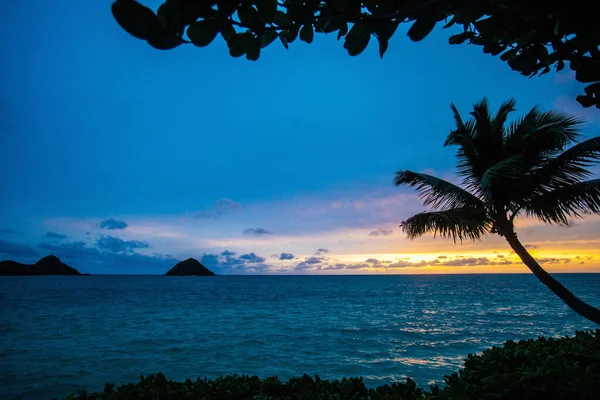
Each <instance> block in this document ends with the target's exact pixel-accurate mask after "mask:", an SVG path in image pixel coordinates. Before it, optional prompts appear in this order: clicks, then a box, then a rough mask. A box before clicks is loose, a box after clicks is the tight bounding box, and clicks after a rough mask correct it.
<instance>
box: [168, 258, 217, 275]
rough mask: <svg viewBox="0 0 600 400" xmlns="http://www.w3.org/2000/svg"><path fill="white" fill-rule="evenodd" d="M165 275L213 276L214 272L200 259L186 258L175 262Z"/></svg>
mask: <svg viewBox="0 0 600 400" xmlns="http://www.w3.org/2000/svg"><path fill="white" fill-rule="evenodd" d="M165 275H166V276H215V273H214V272H212V271H211V270H209V269H208V268H206V267H205V266H204V265H202V263H200V261H198V260H196V259H193V258H188V259H187V260H185V261H181V262H180V263H177V265H175V266H174V267H173V268H171V269H170V270H169V271H167V273H166V274H165Z"/></svg>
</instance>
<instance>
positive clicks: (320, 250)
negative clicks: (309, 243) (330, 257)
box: [315, 248, 329, 256]
mask: <svg viewBox="0 0 600 400" xmlns="http://www.w3.org/2000/svg"><path fill="white" fill-rule="evenodd" d="M327 253H329V250H327V249H323V248H321V249H317V251H315V255H317V256H319V255H321V254H327Z"/></svg>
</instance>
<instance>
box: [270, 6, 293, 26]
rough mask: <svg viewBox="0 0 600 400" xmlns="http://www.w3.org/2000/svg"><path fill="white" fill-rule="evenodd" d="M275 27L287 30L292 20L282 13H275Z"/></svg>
mask: <svg viewBox="0 0 600 400" xmlns="http://www.w3.org/2000/svg"><path fill="white" fill-rule="evenodd" d="M273 22H274V23H275V25H277V26H280V27H282V28H287V27H289V26H290V25H292V20H290V18H289V17H288V16H287V14H286V13H284V12H283V11H279V10H278V11H277V13H276V14H275V18H274V19H273Z"/></svg>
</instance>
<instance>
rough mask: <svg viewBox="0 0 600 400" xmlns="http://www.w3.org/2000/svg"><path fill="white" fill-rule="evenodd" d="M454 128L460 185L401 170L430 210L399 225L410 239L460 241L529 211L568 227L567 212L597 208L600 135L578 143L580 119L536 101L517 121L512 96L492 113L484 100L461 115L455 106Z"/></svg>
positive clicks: (508, 225)
mask: <svg viewBox="0 0 600 400" xmlns="http://www.w3.org/2000/svg"><path fill="white" fill-rule="evenodd" d="M451 107H452V111H453V114H454V123H455V127H454V129H453V130H452V131H451V132H450V134H449V135H448V137H447V138H446V142H445V145H446V146H456V147H458V151H457V159H458V164H457V172H458V175H459V177H461V178H462V185H461V186H458V185H454V184H452V183H450V182H447V181H445V180H443V179H439V178H436V177H434V176H431V175H427V174H423V173H418V172H413V171H408V170H400V171H398V172H397V173H396V177H395V180H394V183H395V184H396V185H397V186H398V185H408V186H411V187H414V188H416V190H417V192H418V193H419V195H420V196H421V198H422V199H423V202H424V204H425V206H429V207H430V208H432V211H431V212H423V213H420V214H417V215H415V216H413V217H411V218H409V219H407V220H406V221H404V222H403V223H402V225H401V226H402V228H403V229H404V231H405V232H406V233H407V235H408V236H409V237H410V238H416V237H419V236H421V235H424V234H425V233H428V232H433V233H434V234H436V235H437V234H439V235H441V236H442V237H450V238H452V239H454V241H456V240H461V241H462V240H464V239H471V240H476V239H479V238H480V237H481V236H483V235H485V234H486V233H489V232H492V233H499V234H501V235H502V234H504V233H505V232H507V229H512V221H513V219H514V218H515V217H516V216H517V215H520V214H525V215H528V216H531V217H534V218H538V219H539V220H541V221H543V222H546V223H551V224H560V225H567V224H568V223H569V218H573V217H582V216H583V215H586V214H592V213H594V214H600V179H590V178H591V177H592V176H593V174H592V173H591V171H590V170H589V169H588V167H590V166H591V165H593V164H596V163H598V161H600V137H595V138H591V139H587V140H584V141H579V139H580V138H581V134H580V133H579V128H580V126H581V124H582V123H581V121H579V120H577V119H575V118H573V117H570V116H568V115H565V114H563V113H561V112H558V111H541V110H540V109H539V108H537V107H534V108H533V109H532V110H531V111H529V112H528V113H527V114H526V115H525V116H523V117H521V118H519V119H516V120H514V121H512V122H509V121H508V117H509V114H510V113H511V112H513V111H514V110H515V101H514V100H509V101H507V102H505V103H503V104H502V105H501V106H500V108H499V110H498V112H497V113H495V114H494V115H492V114H491V113H490V110H489V107H488V102H487V100H486V99H483V100H481V101H479V102H477V103H476V104H475V105H474V106H473V111H472V112H471V118H469V119H468V120H466V121H465V120H463V118H462V117H461V115H460V113H459V112H458V110H457V109H456V107H455V106H454V105H452V106H451Z"/></svg>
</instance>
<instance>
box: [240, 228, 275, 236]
mask: <svg viewBox="0 0 600 400" xmlns="http://www.w3.org/2000/svg"><path fill="white" fill-rule="evenodd" d="M242 232H243V233H244V235H255V236H262V235H272V234H273V232H271V231H268V230H266V229H263V228H247V229H244V230H243V231H242Z"/></svg>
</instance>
